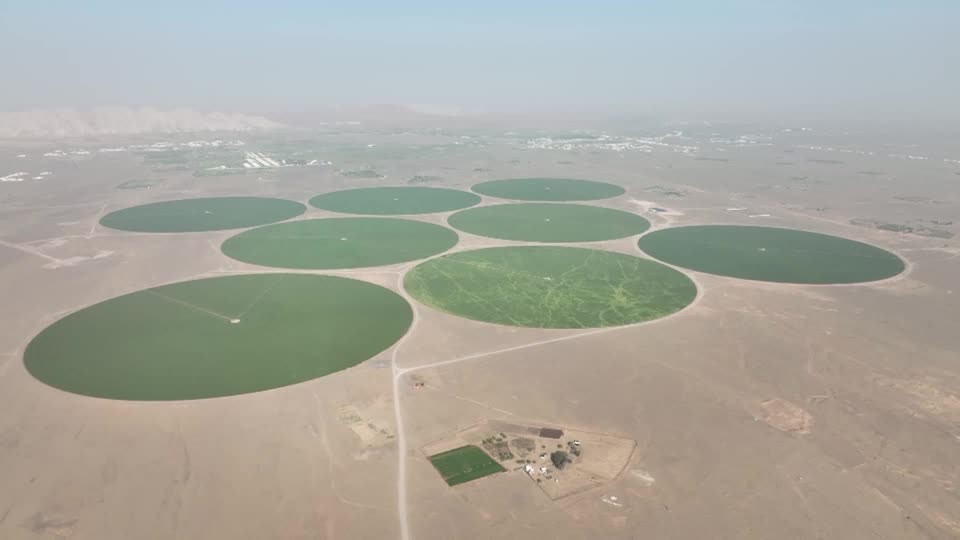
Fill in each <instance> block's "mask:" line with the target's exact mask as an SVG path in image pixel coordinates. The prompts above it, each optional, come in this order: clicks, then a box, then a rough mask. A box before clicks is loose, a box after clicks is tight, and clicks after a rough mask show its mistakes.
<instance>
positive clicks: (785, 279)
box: [639, 225, 906, 284]
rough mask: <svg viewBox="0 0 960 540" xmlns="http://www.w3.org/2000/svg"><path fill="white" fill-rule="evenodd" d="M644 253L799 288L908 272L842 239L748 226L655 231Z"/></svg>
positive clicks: (884, 255) (888, 257)
mask: <svg viewBox="0 0 960 540" xmlns="http://www.w3.org/2000/svg"><path fill="white" fill-rule="evenodd" d="M639 246H640V249H642V250H643V251H644V252H646V253H647V254H649V255H650V256H651V257H654V258H656V259H659V260H661V261H664V262H666V263H669V264H673V265H676V266H681V267H683V268H688V269H690V270H696V271H698V272H705V273H708V274H716V275H720V276H727V277H734V278H740V279H750V280H756V281H771V282H776V283H796V284H846V283H861V282H868V281H877V280H880V279H886V278H889V277H892V276H895V275H897V274H899V273H901V272H903V270H904V269H905V267H906V266H905V264H904V262H903V260H902V259H900V257H897V256H896V255H894V254H893V253H890V252H889V251H886V250H883V249H880V248H878V247H876V246H872V245H870V244H865V243H863V242H857V241H855V240H848V239H846V238H840V237H837V236H830V235H826V234H820V233H813V232H807V231H799V230H794V229H780V228H776V227H754V226H742V225H697V226H689V227H675V228H670V229H663V230H659V231H654V232H652V233H649V234H647V235H645V236H643V237H641V238H640V241H639Z"/></svg>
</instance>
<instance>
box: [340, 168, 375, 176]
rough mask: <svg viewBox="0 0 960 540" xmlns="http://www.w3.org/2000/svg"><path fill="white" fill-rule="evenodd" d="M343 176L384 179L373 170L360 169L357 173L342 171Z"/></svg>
mask: <svg viewBox="0 0 960 540" xmlns="http://www.w3.org/2000/svg"><path fill="white" fill-rule="evenodd" d="M340 174H341V175H342V176H346V177H347V178H383V175H382V174H380V173H378V172H377V171H375V170H373V169H360V170H356V171H341V172H340Z"/></svg>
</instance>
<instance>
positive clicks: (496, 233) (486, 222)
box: [448, 203, 650, 242]
mask: <svg viewBox="0 0 960 540" xmlns="http://www.w3.org/2000/svg"><path fill="white" fill-rule="evenodd" d="M448 221H449V223H450V225H451V226H452V227H454V228H456V229H459V230H461V231H464V232H468V233H471V234H477V235H480V236H488V237H491V238H500V239H503V240H521V241H527V242H594V241H599V240H611V239H614V238H623V237H626V236H632V235H634V234H640V233H642V232H644V231H646V230H647V229H648V228H650V222H649V221H647V220H646V219H644V218H642V217H640V216H638V215H636V214H631V213H629V212H623V211H621V210H611V209H609V208H600V207H596V206H587V205H583V204H562V203H523V204H497V205H493V206H480V207H477V208H470V209H468V210H463V211H460V212H457V213H456V214H453V215H452V216H450V219H449V220H448Z"/></svg>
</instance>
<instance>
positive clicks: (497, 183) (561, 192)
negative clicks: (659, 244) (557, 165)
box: [472, 178, 625, 201]
mask: <svg viewBox="0 0 960 540" xmlns="http://www.w3.org/2000/svg"><path fill="white" fill-rule="evenodd" d="M472 189H473V191H475V192H477V193H479V194H481V195H488V196H490V197H499V198H501V199H515V200H521V201H591V200H597V199H609V198H611V197H617V196H619V195H623V194H624V193H625V190H624V189H623V188H622V187H620V186H616V185H613V184H607V183H605V182H595V181H592V180H575V179H571V178H512V179H507V180H492V181H490V182H483V183H480V184H477V185H475V186H473V188H472Z"/></svg>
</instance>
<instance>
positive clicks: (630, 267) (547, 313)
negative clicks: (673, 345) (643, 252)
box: [404, 246, 697, 328]
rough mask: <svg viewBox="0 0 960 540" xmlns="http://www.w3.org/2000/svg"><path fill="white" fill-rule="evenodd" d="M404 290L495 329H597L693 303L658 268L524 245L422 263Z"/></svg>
mask: <svg viewBox="0 0 960 540" xmlns="http://www.w3.org/2000/svg"><path fill="white" fill-rule="evenodd" d="M404 288H405V289H406V290H407V292H408V293H409V294H410V295H411V296H413V297H414V298H416V299H417V300H418V301H420V302H422V303H424V304H426V305H428V306H431V307H434V308H436V309H439V310H441V311H445V312H447V313H451V314H454V315H459V316H461V317H466V318H468V319H474V320H479V321H486V322H491V323H497V324H507V325H512V326H525V327H533V328H596V327H603V326H620V325H624V324H631V323H637V322H641V321H648V320H651V319H657V318H659V317H663V316H665V315H669V314H671V313H673V312H675V311H678V310H680V309H682V308H683V307H684V306H686V305H688V304H689V303H690V302H692V301H693V299H694V298H695V297H696V294H697V290H696V286H695V285H694V284H693V282H692V281H691V280H690V279H689V278H688V277H686V276H685V275H683V274H682V273H680V272H678V271H676V270H674V269H672V268H670V267H668V266H666V265H663V264H660V263H657V262H654V261H650V260H647V259H641V258H639V257H633V256H630V255H623V254H620V253H614V252H609V251H599V250H593V249H583V248H573V247H555V246H523V247H496V248H486V249H478V250H473V251H461V252H458V253H452V254H449V255H445V256H443V257H438V258H435V259H431V260H429V261H427V262H424V263H421V264H420V265H418V266H416V267H415V268H414V269H413V270H411V271H410V272H408V273H407V275H406V277H405V279H404Z"/></svg>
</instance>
